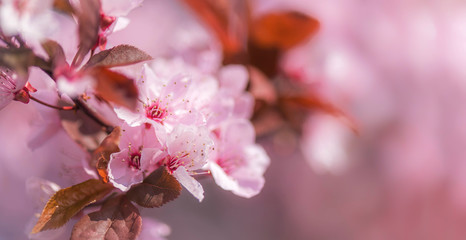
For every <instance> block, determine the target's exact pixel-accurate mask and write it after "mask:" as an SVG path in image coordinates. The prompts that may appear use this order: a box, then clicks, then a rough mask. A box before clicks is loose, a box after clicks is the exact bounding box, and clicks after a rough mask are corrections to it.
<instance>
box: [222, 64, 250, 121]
mask: <svg viewBox="0 0 466 240" xmlns="http://www.w3.org/2000/svg"><path fill="white" fill-rule="evenodd" d="M218 79H219V81H220V93H219V95H221V96H223V97H227V96H228V97H230V98H233V99H234V102H235V103H234V108H233V115H234V116H235V117H239V118H250V117H251V116H252V111H253V108H254V97H253V96H252V95H251V94H250V93H249V92H246V91H245V90H246V86H247V84H248V81H249V73H248V70H247V69H246V68H245V67H244V66H241V65H227V66H224V67H222V68H221V69H220V70H219V72H218Z"/></svg>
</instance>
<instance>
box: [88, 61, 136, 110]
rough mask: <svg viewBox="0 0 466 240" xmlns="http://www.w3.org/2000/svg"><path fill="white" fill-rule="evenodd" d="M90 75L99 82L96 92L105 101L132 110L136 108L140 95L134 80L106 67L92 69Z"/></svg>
mask: <svg viewBox="0 0 466 240" xmlns="http://www.w3.org/2000/svg"><path fill="white" fill-rule="evenodd" d="M90 74H91V75H92V76H93V77H94V78H95V79H96V80H97V87H96V91H97V93H98V94H99V95H100V96H101V97H102V98H103V99H105V100H107V101H111V102H114V103H116V104H118V105H121V106H124V107H126V108H128V109H130V110H133V109H135V108H136V105H137V101H138V96H139V93H138V89H137V88H136V85H135V84H134V81H133V80H132V79H130V78H128V77H126V76H125V75H123V74H121V73H117V72H114V71H111V70H109V69H108V68H104V67H97V68H92V69H91V70H90Z"/></svg>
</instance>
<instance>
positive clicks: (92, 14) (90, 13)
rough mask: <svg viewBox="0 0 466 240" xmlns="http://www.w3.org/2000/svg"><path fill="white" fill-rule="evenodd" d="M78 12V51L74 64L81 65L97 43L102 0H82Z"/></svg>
mask: <svg viewBox="0 0 466 240" xmlns="http://www.w3.org/2000/svg"><path fill="white" fill-rule="evenodd" d="M79 2H80V4H81V9H80V11H79V13H78V16H77V17H78V33H79V46H78V52H77V53H76V55H75V57H74V59H73V63H72V65H73V66H79V65H80V64H81V63H82V61H83V59H84V57H85V56H86V54H87V53H88V52H89V51H90V50H91V49H92V48H93V47H94V46H95V45H96V44H97V40H98V36H99V27H100V0H81V1H79Z"/></svg>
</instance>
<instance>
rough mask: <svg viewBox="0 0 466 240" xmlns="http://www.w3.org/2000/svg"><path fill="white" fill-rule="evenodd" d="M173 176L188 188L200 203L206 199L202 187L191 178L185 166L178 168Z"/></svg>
mask: <svg viewBox="0 0 466 240" xmlns="http://www.w3.org/2000/svg"><path fill="white" fill-rule="evenodd" d="M173 176H174V177H175V178H176V179H177V180H178V181H179V182H180V183H181V185H183V187H185V188H186V190H188V191H189V192H190V193H191V194H192V195H193V196H194V197H195V198H197V199H198V200H199V202H201V201H202V199H204V189H203V188H202V185H201V184H200V183H199V182H198V181H197V180H196V179H194V178H193V177H191V176H190V175H189V173H188V171H187V170H186V168H184V167H183V166H180V167H178V169H176V171H174V172H173Z"/></svg>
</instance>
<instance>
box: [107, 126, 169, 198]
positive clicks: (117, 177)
mask: <svg viewBox="0 0 466 240" xmlns="http://www.w3.org/2000/svg"><path fill="white" fill-rule="evenodd" d="M119 148H120V151H119V152H116V153H112V154H111V155H110V162H109V164H108V175H109V180H110V182H111V183H112V184H113V185H114V186H115V187H117V188H119V189H120V190H122V191H127V190H128V189H129V188H130V187H131V186H132V185H133V184H136V183H140V182H142V180H143V179H144V176H145V175H148V174H150V172H151V171H152V170H154V169H155V168H154V167H153V166H151V164H150V163H151V159H152V158H154V157H157V156H158V155H161V154H162V148H161V145H160V143H159V141H158V138H157V137H156V135H155V131H154V129H153V128H149V129H148V128H146V127H144V126H139V127H130V126H128V125H123V126H122V133H121V139H120V144H119Z"/></svg>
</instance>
